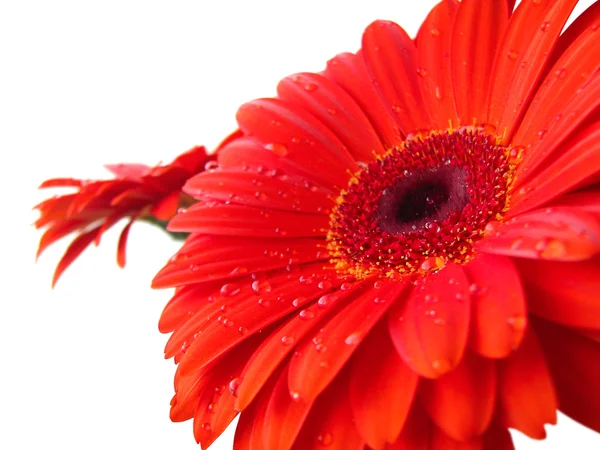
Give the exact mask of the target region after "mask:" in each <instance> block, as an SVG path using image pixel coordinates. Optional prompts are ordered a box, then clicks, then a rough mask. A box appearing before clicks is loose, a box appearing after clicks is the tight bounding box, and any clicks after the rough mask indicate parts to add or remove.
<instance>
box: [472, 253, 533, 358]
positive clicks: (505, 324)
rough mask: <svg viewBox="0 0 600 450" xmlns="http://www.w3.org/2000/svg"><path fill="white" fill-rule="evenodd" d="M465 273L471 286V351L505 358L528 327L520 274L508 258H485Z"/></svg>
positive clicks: (482, 256)
mask: <svg viewBox="0 0 600 450" xmlns="http://www.w3.org/2000/svg"><path fill="white" fill-rule="evenodd" d="M465 271H466V273H467V277H468V279H469V281H470V282H471V285H470V288H469V289H470V292H471V308H472V311H473V312H472V317H473V322H472V325H471V335H470V346H471V349H473V350H474V351H476V352H477V353H479V354H481V355H482V356H486V357H488V358H505V357H507V356H508V355H509V354H510V353H511V352H512V351H513V350H514V349H515V348H517V347H518V346H519V344H520V343H521V339H523V335H524V332H525V327H526V325H527V319H526V317H527V312H526V307H525V296H524V293H523V288H522V286H521V279H520V277H519V272H518V271H517V268H516V267H515V265H514V264H513V263H512V261H511V260H510V259H509V258H506V257H502V256H493V255H486V254H481V255H479V256H478V257H477V258H476V259H474V260H473V261H471V262H469V264H467V265H466V266H465ZM490 274H493V276H490Z"/></svg>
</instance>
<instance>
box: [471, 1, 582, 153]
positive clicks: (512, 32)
mask: <svg viewBox="0 0 600 450" xmlns="http://www.w3.org/2000/svg"><path fill="white" fill-rule="evenodd" d="M482 3H484V2H482ZM485 3H496V2H485ZM498 3H500V2H498ZM502 3H504V2H502ZM576 3H577V0H558V1H546V2H538V1H526V2H522V3H521V4H520V5H519V6H518V7H517V9H516V11H515V12H514V14H513V15H512V16H511V18H510V21H509V23H508V29H507V30H506V33H505V35H504V38H503V41H502V43H501V44H500V46H499V47H498V51H497V52H496V57H495V60H494V65H493V69H492V74H493V75H492V84H491V88H490V109H489V122H490V123H491V124H493V125H496V129H497V130H498V131H499V132H500V133H501V132H503V131H504V130H506V134H507V136H511V135H512V133H513V132H514V128H515V126H516V125H517V119H518V117H519V116H520V115H521V112H522V111H523V110H524V108H525V107H526V106H527V104H528V103H529V98H530V97H531V96H532V95H533V94H534V93H535V87H536V85H537V82H538V79H539V78H540V76H541V75H542V73H543V70H544V67H545V64H546V63H547V61H548V59H549V58H550V54H551V49H552V47H553V46H554V44H555V42H556V40H557V39H558V36H559V34H560V32H561V30H562V28H563V26H564V24H565V22H566V21H567V19H568V18H569V15H570V14H571V11H572V10H573V8H574V7H575V4H576ZM544 108H545V106H544ZM535 130H536V133H537V131H539V128H535ZM515 142H517V143H519V144H520V145H524V144H525V143H527V142H531V141H530V140H527V141H524V140H522V139H516V140H515Z"/></svg>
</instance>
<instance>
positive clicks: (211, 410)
mask: <svg viewBox="0 0 600 450" xmlns="http://www.w3.org/2000/svg"><path fill="white" fill-rule="evenodd" d="M206 410H207V411H208V412H209V413H211V414H214V413H215V411H216V410H217V404H216V403H211V404H210V405H208V407H207V408H206Z"/></svg>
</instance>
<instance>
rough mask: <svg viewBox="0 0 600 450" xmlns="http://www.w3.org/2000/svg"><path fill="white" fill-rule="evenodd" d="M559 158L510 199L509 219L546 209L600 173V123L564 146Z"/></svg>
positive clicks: (557, 156) (576, 135) (575, 136)
mask: <svg viewBox="0 0 600 450" xmlns="http://www.w3.org/2000/svg"><path fill="white" fill-rule="evenodd" d="M560 152H561V153H560V154H556V158H555V159H554V158H552V157H550V158H548V160H547V161H546V164H547V166H545V167H543V168H538V174H537V175H536V176H535V177H534V178H531V179H529V181H526V182H524V183H523V187H522V188H521V189H519V190H516V191H515V193H514V194H513V195H512V197H511V202H512V203H513V205H514V206H513V207H511V209H510V212H509V215H517V214H520V213H523V212H524V211H528V210H531V209H533V208H536V207H539V206H541V205H544V204H545V203H548V202H550V201H551V200H554V199H555V198H556V197H558V196H559V195H562V194H565V193H568V192H571V191H574V190H575V189H577V188H578V187H580V186H581V185H584V184H585V183H586V181H587V180H590V179H593V178H594V177H597V176H598V174H599V173H600V123H598V122H595V123H592V124H590V125H589V126H587V127H584V128H582V129H579V130H578V131H577V132H576V133H575V134H573V136H572V137H571V138H569V140H568V142H566V143H565V144H564V146H561V149H560Z"/></svg>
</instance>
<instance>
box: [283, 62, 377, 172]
mask: <svg viewBox="0 0 600 450" xmlns="http://www.w3.org/2000/svg"><path fill="white" fill-rule="evenodd" d="M277 93H278V95H279V97H280V98H282V99H284V100H287V101H289V102H290V103H292V104H295V105H297V106H299V107H301V108H303V109H305V110H306V111H308V112H309V113H311V114H312V115H313V116H315V117H316V118H317V119H319V121H321V123H323V124H325V125H326V126H327V128H329V129H330V130H331V131H333V132H334V133H335V135H336V136H337V137H338V138H339V140H340V141H342V142H343V144H344V145H345V146H346V147H348V150H349V151H350V153H352V155H353V156H354V158H356V159H357V160H359V161H366V162H371V161H373V160H374V159H375V155H378V154H383V153H384V152H385V148H384V147H383V146H382V144H381V141H380V140H379V137H378V136H377V132H376V131H375V130H374V129H373V127H372V126H371V123H370V122H369V119H368V118H367V116H366V115H365V113H364V112H363V111H362V109H361V108H360V106H358V105H357V104H356V102H355V101H354V100H353V99H352V97H350V95H348V94H347V93H346V92H345V91H344V90H343V89H342V88H341V87H339V86H338V85H337V84H335V83H334V82H332V81H330V80H328V79H327V78H325V77H324V76H323V75H318V74H313V73H300V74H296V75H292V76H289V77H286V78H284V79H283V80H281V82H280V83H279V85H278V86H277Z"/></svg>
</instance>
